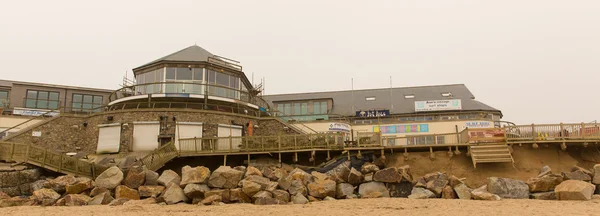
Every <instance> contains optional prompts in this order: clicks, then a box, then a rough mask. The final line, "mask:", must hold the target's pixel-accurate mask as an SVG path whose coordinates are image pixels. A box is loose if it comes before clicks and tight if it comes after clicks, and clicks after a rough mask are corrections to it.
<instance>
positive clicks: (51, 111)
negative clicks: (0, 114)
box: [0, 107, 61, 134]
mask: <svg viewBox="0 0 600 216" xmlns="http://www.w3.org/2000/svg"><path fill="white" fill-rule="evenodd" d="M60 109H61V108H60V107H59V108H57V109H53V110H50V111H48V112H45V113H42V114H41V115H39V116H36V117H34V118H30V119H28V120H27V121H24V122H21V123H19V124H16V125H14V126H12V127H9V128H7V129H4V130H3V131H0V134H3V133H5V132H7V131H10V130H12V129H15V128H17V127H19V126H21V125H23V124H27V123H29V122H30V121H33V120H36V119H38V118H40V117H42V118H44V117H45V116H46V115H47V114H49V113H53V112H55V111H60ZM57 116H58V115H57ZM57 116H52V117H51V118H54V117H57Z"/></svg>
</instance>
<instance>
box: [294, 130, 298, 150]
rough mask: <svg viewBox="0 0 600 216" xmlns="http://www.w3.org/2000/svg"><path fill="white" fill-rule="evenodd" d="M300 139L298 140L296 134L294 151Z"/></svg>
mask: <svg viewBox="0 0 600 216" xmlns="http://www.w3.org/2000/svg"><path fill="white" fill-rule="evenodd" d="M297 144H298V139H297V138H296V134H294V150H295V149H297V147H296V146H297Z"/></svg>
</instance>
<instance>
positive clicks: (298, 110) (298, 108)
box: [294, 103, 301, 115]
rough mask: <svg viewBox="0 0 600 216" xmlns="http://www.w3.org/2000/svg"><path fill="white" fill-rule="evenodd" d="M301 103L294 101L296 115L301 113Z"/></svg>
mask: <svg viewBox="0 0 600 216" xmlns="http://www.w3.org/2000/svg"><path fill="white" fill-rule="evenodd" d="M300 110H301V107H300V103H294V115H300Z"/></svg>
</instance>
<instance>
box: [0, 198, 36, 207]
mask: <svg viewBox="0 0 600 216" xmlns="http://www.w3.org/2000/svg"><path fill="white" fill-rule="evenodd" d="M33 204H34V201H33V200H31V199H27V198H23V197H13V198H9V199H3V200H0V208H5V207H14V206H31V205H33Z"/></svg>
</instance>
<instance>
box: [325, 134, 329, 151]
mask: <svg viewBox="0 0 600 216" xmlns="http://www.w3.org/2000/svg"><path fill="white" fill-rule="evenodd" d="M325 146H326V147H327V148H328V149H329V136H327V135H325Z"/></svg>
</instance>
